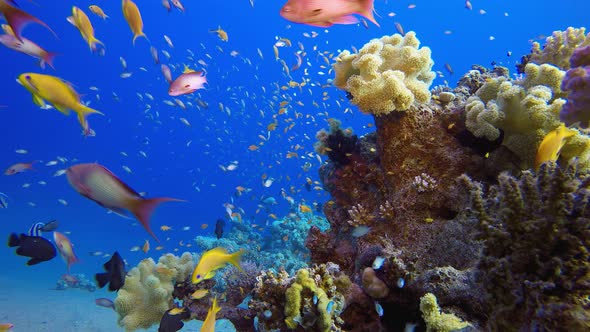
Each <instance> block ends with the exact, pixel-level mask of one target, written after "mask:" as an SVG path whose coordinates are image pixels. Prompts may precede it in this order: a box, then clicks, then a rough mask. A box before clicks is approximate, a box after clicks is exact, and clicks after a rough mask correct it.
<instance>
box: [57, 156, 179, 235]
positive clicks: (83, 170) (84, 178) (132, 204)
mask: <svg viewBox="0 0 590 332" xmlns="http://www.w3.org/2000/svg"><path fill="white" fill-rule="evenodd" d="M66 175H67V177H68V181H69V182H70V185H71V186H72V187H73V188H74V189H75V190H76V191H77V192H79V193H80V194H81V195H82V196H84V197H86V198H88V199H90V200H92V201H94V202H96V203H98V204H99V205H101V206H103V207H105V208H107V209H109V210H111V211H113V212H115V213H118V214H125V211H129V212H131V213H132V214H133V215H134V216H135V217H136V218H137V219H138V220H139V221H140V222H141V224H142V225H143V227H144V228H145V229H146V230H147V232H148V233H149V234H150V235H151V236H152V237H153V238H154V239H155V240H156V241H157V242H158V243H159V242H160V241H159V240H158V238H157V237H156V235H155V234H154V232H153V231H152V229H151V227H150V223H149V222H150V217H151V216H152V213H153V212H154V210H155V209H156V207H157V206H158V205H159V204H160V203H162V202H168V201H177V202H183V200H180V199H175V198H168V197H158V198H149V199H146V198H143V197H141V195H140V194H139V193H137V192H136V191H135V190H133V189H131V187H129V186H128V185H127V184H125V183H124V182H123V181H121V180H120V179H119V178H117V177H116V176H115V175H114V174H113V173H112V172H111V171H109V170H108V169H107V168H105V167H104V166H102V165H99V164H77V165H74V166H71V167H70V168H68V169H67V170H66Z"/></svg>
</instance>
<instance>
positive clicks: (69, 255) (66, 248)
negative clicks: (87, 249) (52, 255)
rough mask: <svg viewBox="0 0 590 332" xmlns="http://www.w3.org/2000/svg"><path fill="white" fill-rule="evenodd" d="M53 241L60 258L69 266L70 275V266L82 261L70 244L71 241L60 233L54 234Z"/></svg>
mask: <svg viewBox="0 0 590 332" xmlns="http://www.w3.org/2000/svg"><path fill="white" fill-rule="evenodd" d="M53 241H55V244H56V246H57V250H58V251H59V254H60V256H61V257H62V258H63V260H64V261H65V262H66V264H67V265H68V273H70V265H72V264H74V263H78V262H79V261H80V260H79V259H78V257H76V254H75V253H74V246H73V245H72V243H71V242H70V239H68V238H67V236H65V235H63V234H62V233H60V232H53Z"/></svg>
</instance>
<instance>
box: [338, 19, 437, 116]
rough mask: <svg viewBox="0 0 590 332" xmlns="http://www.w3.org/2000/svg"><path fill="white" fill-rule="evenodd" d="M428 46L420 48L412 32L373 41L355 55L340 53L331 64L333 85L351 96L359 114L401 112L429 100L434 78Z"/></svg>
mask: <svg viewBox="0 0 590 332" xmlns="http://www.w3.org/2000/svg"><path fill="white" fill-rule="evenodd" d="M433 65H434V62H433V61H432V58H431V52H430V49H429V48H428V47H422V48H420V41H419V40H418V39H417V38H416V34H415V33H414V32H413V31H410V32H408V33H407V34H406V35H405V36H401V35H399V34H394V35H392V36H383V37H381V38H380V39H373V40H371V41H370V42H369V43H367V44H365V46H363V48H361V49H360V50H359V53H358V54H351V53H350V52H349V51H343V52H342V53H340V55H338V57H337V58H336V63H335V64H334V66H333V68H334V72H335V74H336V77H335V78H334V85H336V86H337V87H338V88H340V89H343V90H346V91H347V92H348V93H349V94H350V95H351V96H352V100H351V101H352V103H353V104H355V105H357V106H358V107H359V109H360V110H361V111H362V112H363V113H370V114H375V115H382V114H387V113H390V112H392V111H405V110H407V109H408V108H410V106H411V105H412V104H413V103H414V101H416V102H419V103H426V102H428V101H430V91H429V87H430V85H431V84H432V81H433V80H434V78H435V77H436V74H435V73H434V72H433V71H432V70H431V69H432V66H433Z"/></svg>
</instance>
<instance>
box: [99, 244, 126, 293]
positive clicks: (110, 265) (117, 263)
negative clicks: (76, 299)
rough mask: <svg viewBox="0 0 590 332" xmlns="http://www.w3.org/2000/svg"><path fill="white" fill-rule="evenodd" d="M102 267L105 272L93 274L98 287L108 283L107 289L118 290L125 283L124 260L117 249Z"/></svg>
mask: <svg viewBox="0 0 590 332" xmlns="http://www.w3.org/2000/svg"><path fill="white" fill-rule="evenodd" d="M104 269H105V270H106V271H107V272H106V273H97V274H96V275H95V278H96V282H97V283H98V287H100V288H103V287H104V286H105V285H106V284H109V290H110V291H111V292H113V291H118V290H119V289H121V288H122V287H123V285H125V275H126V273H125V262H124V261H123V258H122V257H121V255H119V253H118V252H117V251H115V253H114V254H113V257H111V259H110V260H109V261H108V262H106V263H104Z"/></svg>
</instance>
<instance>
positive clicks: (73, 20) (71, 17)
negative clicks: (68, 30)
mask: <svg viewBox="0 0 590 332" xmlns="http://www.w3.org/2000/svg"><path fill="white" fill-rule="evenodd" d="M66 21H68V22H70V24H71V25H73V26H75V27H78V26H77V25H76V19H75V18H74V16H68V18H66Z"/></svg>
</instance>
